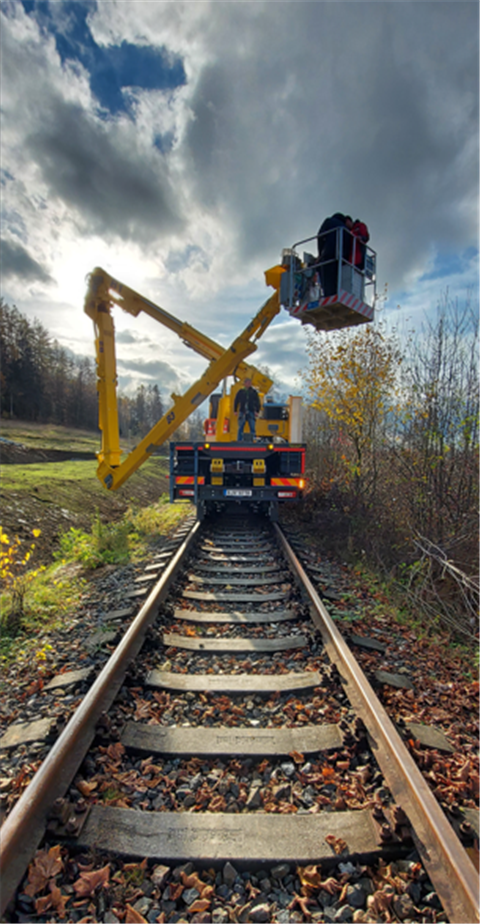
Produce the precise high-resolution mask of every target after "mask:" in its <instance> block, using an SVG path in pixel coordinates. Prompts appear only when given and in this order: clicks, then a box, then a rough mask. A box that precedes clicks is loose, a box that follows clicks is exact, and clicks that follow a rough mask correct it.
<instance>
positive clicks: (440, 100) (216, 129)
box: [0, 0, 479, 396]
mask: <svg viewBox="0 0 480 924" xmlns="http://www.w3.org/2000/svg"><path fill="white" fill-rule="evenodd" d="M0 16H1V23H0V25H1V67H2V74H1V77H2V82H1V97H0V103H1V115H2V123H1V161H0V167H1V173H0V183H1V186H0V189H1V197H2V200H1V201H2V209H1V220H2V223H1V237H2V248H1V265H0V282H1V295H2V297H3V299H4V300H5V301H6V302H7V304H9V305H16V306H17V308H18V309H19V310H20V311H22V312H23V313H24V314H26V315H27V316H28V317H30V318H32V319H33V318H34V317H35V318H38V319H39V320H40V321H41V322H42V324H43V325H44V326H45V327H46V328H47V329H48V330H49V332H50V333H51V335H52V336H53V337H55V338H56V339H57V340H58V341H59V342H60V343H61V344H62V345H63V346H65V347H67V348H68V349H69V350H72V351H73V352H74V353H76V354H78V355H82V356H85V355H86V356H91V357H92V358H93V356H94V345H93V331H92V324H91V321H90V320H89V319H88V318H87V317H86V316H85V314H84V313H83V299H84V294H85V289H86V282H85V280H86V277H87V275H88V273H89V272H90V271H91V270H92V269H93V268H94V267H95V266H101V267H103V268H105V269H106V270H107V271H108V272H110V273H111V274H112V275H113V276H115V277H116V278H117V279H119V280H121V281H122V282H124V283H126V284H127V285H129V286H131V287H132V288H133V289H135V290H137V291H139V292H141V293H142V294H143V295H145V296H146V297H147V298H149V299H150V300H152V301H154V302H155V303H156V304H158V305H160V306H161V307H163V308H165V309H166V310H167V311H168V312H169V313H171V314H173V315H175V316H176V317H178V318H179V319H180V320H184V321H188V322H189V323H190V324H193V325H194V326H195V327H198V328H199V329H200V330H202V331H204V332H205V333H206V334H207V335H208V336H209V337H211V338H213V339H214V340H217V341H218V342H219V343H221V344H222V345H224V346H225V347H227V346H228V345H229V344H230V342H231V341H232V340H233V339H234V338H235V336H236V335H237V334H238V333H239V332H240V331H241V330H243V328H244V327H245V326H246V324H247V323H248V321H249V320H250V319H251V318H252V317H253V315H255V314H256V312H257V310H258V309H259V308H260V306H261V305H262V304H263V302H264V301H265V300H266V298H267V297H268V295H269V292H270V293H271V291H272V290H268V289H267V288H266V286H265V281H264V275H263V274H264V270H266V269H268V268H269V267H271V266H273V265H275V264H276V263H278V262H279V260H280V254H281V251H282V249H283V248H284V247H290V246H291V245H292V244H293V243H294V242H295V241H298V240H301V239H304V238H308V237H310V236H313V235H315V234H316V232H317V230H318V228H319V225H320V224H321V222H322V221H323V219H324V218H325V217H326V216H328V215H331V214H332V213H333V212H336V211H342V212H344V213H348V214H350V215H352V216H353V217H354V218H356V217H359V218H360V219H361V220H363V221H365V222H366V223H367V225H368V227H369V230H370V245H371V246H372V247H373V248H374V250H375V251H376V252H377V272H378V292H379V293H380V294H386V300H385V299H383V300H382V302H381V312H380V315H381V317H383V319H384V320H385V321H386V323H387V324H390V325H393V324H399V323H400V324H402V323H403V324H407V325H410V326H411V327H413V328H414V329H418V330H419V329H420V324H421V319H422V318H423V317H424V314H425V312H427V313H428V312H432V311H434V310H435V307H436V305H437V303H438V302H439V301H440V299H441V298H442V295H443V294H444V293H445V291H446V290H447V289H448V291H449V293H450V294H451V295H452V296H455V297H458V298H459V299H460V300H462V299H464V298H465V297H466V296H467V292H468V291H472V290H473V292H474V293H475V295H476V293H477V292H478V192H479V190H478V177H479V173H478V73H479V62H478V53H479V23H478V16H479V7H478V3H477V2H476V0H472V2H462V0H452V2H449V0H447V2H442V0H431V2H422V0H415V2H409V0H406V2H404V0H365V2H363V0H347V2H344V0H332V2H323V0H320V2H315V0H314V2H311V0H309V2H303V0H267V2H262V0H252V2H250V0H205V2H204V0H195V2H184V0H173V2H163V0H148V2H144V0H101V2H96V0H85V2H84V0H76V2H70V0H66V2H64V0H55V2H46V0H0ZM386 287H387V288H386ZM115 325H116V331H117V363H118V373H119V386H120V389H121V390H122V391H123V392H125V393H129V392H130V393H131V392H132V391H133V390H134V389H135V388H136V387H137V386H138V384H140V383H144V384H146V385H148V384H153V383H157V384H158V386H159V388H160V390H161V391H162V394H163V395H164V396H168V395H169V394H170V392H171V391H176V392H182V391H184V390H185V389H186V387H187V386H188V385H190V384H191V383H192V381H193V380H194V379H195V378H197V377H198V376H199V375H200V374H201V373H202V371H203V370H204V368H205V360H203V359H202V358H201V357H197V356H196V355H195V354H194V353H193V352H192V351H190V350H187V349H186V348H185V346H184V345H182V344H181V342H180V341H179V340H178V339H177V338H176V336H175V334H173V333H172V332H170V331H168V330H166V329H165V328H164V327H162V326H159V325H158V324H156V323H155V321H153V320H152V319H150V318H148V317H146V316H139V317H138V318H132V317H131V316H130V315H126V314H125V313H124V312H122V311H121V310H116V314H115ZM305 344H306V336H305V330H304V329H303V328H302V326H301V325H300V324H299V322H298V321H296V320H294V319H291V318H290V317H289V315H288V314H287V313H286V312H284V311H283V312H282V314H281V315H280V316H279V317H278V318H277V319H276V320H275V322H274V323H273V325H272V326H271V328H270V329H269V331H268V332H267V333H266V334H265V335H264V338H263V339H262V341H261V343H260V346H259V350H258V352H257V353H256V354H255V355H254V356H252V357H251V359H250V361H251V362H253V363H255V364H256V365H260V366H261V367H263V368H265V367H267V368H268V370H269V372H270V374H271V375H272V377H273V378H274V380H275V381H276V383H277V386H278V388H279V389H280V391H283V392H285V393H287V394H288V393H296V392H297V391H298V378H297V376H298V372H299V370H300V369H302V368H303V367H305V365H306V350H305Z"/></svg>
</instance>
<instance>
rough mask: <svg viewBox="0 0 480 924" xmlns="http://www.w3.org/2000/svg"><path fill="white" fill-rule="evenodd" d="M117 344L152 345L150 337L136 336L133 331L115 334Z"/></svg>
mask: <svg viewBox="0 0 480 924" xmlns="http://www.w3.org/2000/svg"><path fill="white" fill-rule="evenodd" d="M115 341H116V343H149V344H150V343H151V341H150V338H149V337H141V336H140V335H139V334H134V333H133V332H132V331H131V330H122V331H120V332H119V333H117V334H115Z"/></svg>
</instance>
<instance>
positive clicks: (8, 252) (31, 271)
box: [0, 240, 54, 285]
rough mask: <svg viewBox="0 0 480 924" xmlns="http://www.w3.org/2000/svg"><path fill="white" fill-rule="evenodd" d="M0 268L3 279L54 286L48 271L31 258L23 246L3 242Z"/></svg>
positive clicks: (8, 241)
mask: <svg viewBox="0 0 480 924" xmlns="http://www.w3.org/2000/svg"><path fill="white" fill-rule="evenodd" d="M0 268H1V274H2V278H3V279H9V278H11V277H12V276H13V277H17V279H20V280H23V281H25V282H41V283H44V284H47V285H49V284H52V283H53V282H54V280H53V279H52V277H51V276H50V274H49V273H47V271H46V269H44V267H43V266H41V265H40V263H38V262H37V260H34V259H33V257H31V256H30V254H29V253H28V251H27V250H26V248H25V247H23V246H22V244H17V243H15V242H14V241H10V240H2V242H1V260H0Z"/></svg>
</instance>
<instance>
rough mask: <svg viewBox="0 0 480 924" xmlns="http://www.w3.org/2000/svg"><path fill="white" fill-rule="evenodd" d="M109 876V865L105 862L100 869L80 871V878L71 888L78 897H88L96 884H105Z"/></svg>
mask: <svg viewBox="0 0 480 924" xmlns="http://www.w3.org/2000/svg"><path fill="white" fill-rule="evenodd" d="M109 878H110V866H109V864H108V863H107V865H106V866H103V867H102V869H95V870H92V872H91V873H80V879H77V881H76V882H74V883H73V888H74V889H75V892H76V893H77V895H78V897H79V898H90V896H91V895H93V893H94V892H95V889H96V888H97V887H98V886H105V885H107V883H108V880H109Z"/></svg>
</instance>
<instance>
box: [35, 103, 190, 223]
mask: <svg viewBox="0 0 480 924" xmlns="http://www.w3.org/2000/svg"><path fill="white" fill-rule="evenodd" d="M25 145H26V149H27V151H28V152H29V153H30V155H31V157H32V158H33V160H34V161H35V163H36V164H37V166H38V168H39V170H40V172H41V175H42V179H43V180H44V182H45V183H46V184H47V186H48V187H49V190H50V192H51V194H52V195H53V196H55V197H58V198H59V199H61V200H63V202H64V203H66V204H67V205H70V206H73V208H74V209H76V210H77V212H78V213H79V215H80V216H81V220H82V223H83V224H84V230H85V233H88V235H91V234H101V235H104V236H107V237H112V236H118V237H120V238H123V239H124V240H141V241H145V240H151V238H152V232H153V234H154V235H155V236H157V235H158V236H161V235H162V234H166V233H172V232H175V231H177V230H179V228H180V226H181V220H180V217H179V215H178V213H177V211H176V209H175V207H174V205H173V197H172V193H171V189H170V183H169V179H168V175H167V170H166V168H165V165H164V162H163V161H162V160H161V158H160V156H159V155H158V156H157V155H152V156H149V155H146V154H144V152H142V151H141V150H140V149H139V148H136V146H135V141H134V139H133V138H132V136H131V135H130V134H129V135H128V136H126V137H125V136H124V135H123V134H122V132H121V128H120V127H119V126H114V125H112V124H111V123H108V124H106V123H104V122H101V121H99V120H96V119H95V118H94V117H93V116H89V115H88V114H87V112H86V111H85V110H84V109H82V108H80V107H79V106H76V105H74V104H72V103H68V102H64V101H62V100H61V99H59V98H56V99H52V100H51V103H50V107H49V110H48V111H47V112H45V113H44V118H43V119H42V123H41V125H40V126H39V127H38V128H37V129H36V131H34V132H32V133H31V134H30V135H29V136H28V137H27V139H26V142H25Z"/></svg>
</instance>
